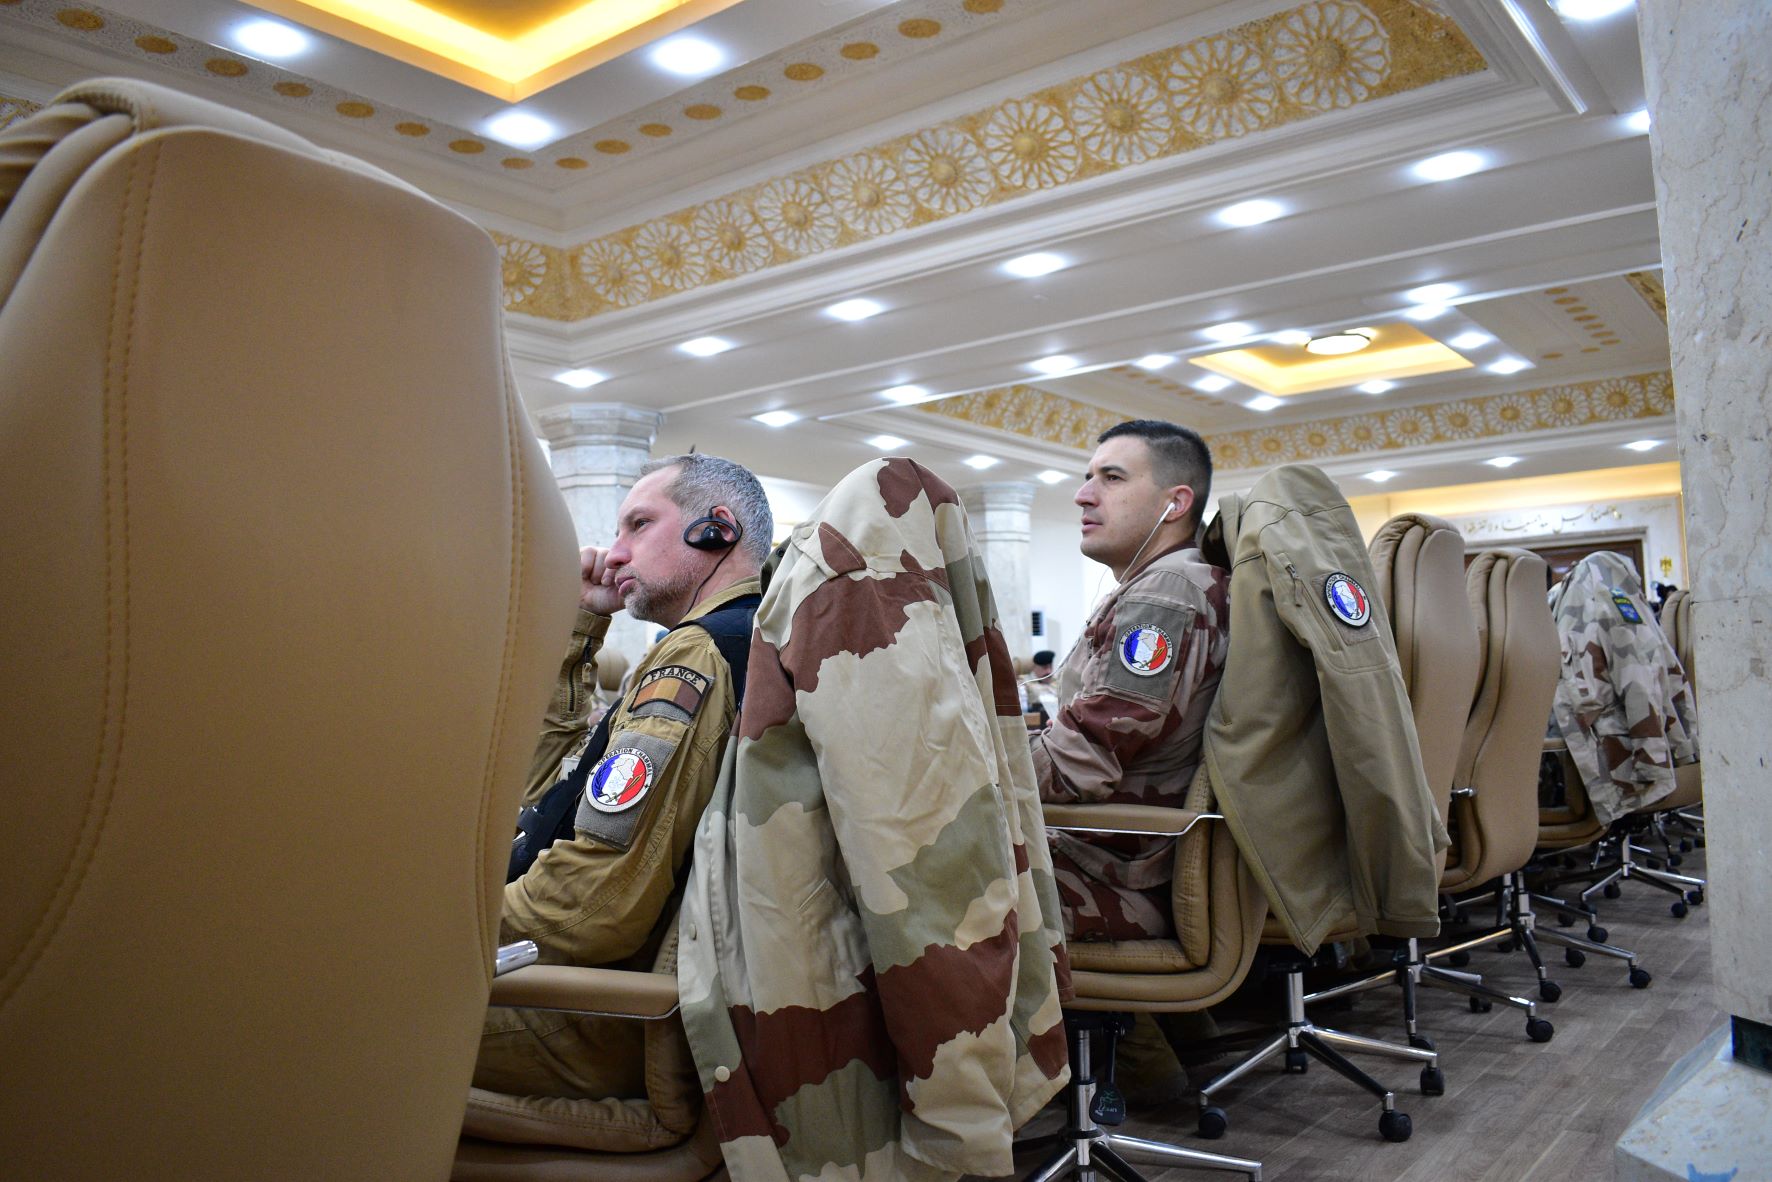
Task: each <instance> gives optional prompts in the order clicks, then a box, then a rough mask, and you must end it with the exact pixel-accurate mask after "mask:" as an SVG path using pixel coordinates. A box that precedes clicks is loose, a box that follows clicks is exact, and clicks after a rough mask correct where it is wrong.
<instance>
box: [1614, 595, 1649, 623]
mask: <svg viewBox="0 0 1772 1182" xmlns="http://www.w3.org/2000/svg"><path fill="white" fill-rule="evenodd" d="M1611 591H1612V602H1613V603H1614V604H1615V605H1617V607H1618V614H1619V615H1621V616H1623V617H1624V621H1625V623H1627V624H1641V623H1642V622H1643V613H1642V612H1640V611H1638V610H1637V605H1636V604H1634V603H1632V602H1631V601H1630V596H1628V595H1626V594H1625V593H1624V592H1623V591H1622V590H1620V589H1619V588H1617V587H1613V588H1611Z"/></svg>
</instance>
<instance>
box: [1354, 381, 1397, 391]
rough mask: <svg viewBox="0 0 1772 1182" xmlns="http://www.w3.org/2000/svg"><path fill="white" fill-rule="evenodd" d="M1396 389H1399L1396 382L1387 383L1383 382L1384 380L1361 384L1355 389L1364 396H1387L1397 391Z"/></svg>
mask: <svg viewBox="0 0 1772 1182" xmlns="http://www.w3.org/2000/svg"><path fill="white" fill-rule="evenodd" d="M1396 388H1397V384H1396V383H1395V382H1387V381H1383V380H1382V379H1381V380H1378V381H1372V382H1361V383H1360V384H1359V385H1357V386H1355V387H1354V389H1356V390H1358V391H1359V392H1360V393H1362V394H1386V393H1389V392H1390V391H1392V390H1395V389H1396Z"/></svg>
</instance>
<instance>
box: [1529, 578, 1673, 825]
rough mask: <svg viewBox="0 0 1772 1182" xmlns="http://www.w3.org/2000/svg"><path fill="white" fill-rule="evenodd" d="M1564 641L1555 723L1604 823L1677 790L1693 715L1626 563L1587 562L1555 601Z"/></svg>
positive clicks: (1640, 587) (1658, 627)
mask: <svg viewBox="0 0 1772 1182" xmlns="http://www.w3.org/2000/svg"><path fill="white" fill-rule="evenodd" d="M1551 613H1552V615H1554V616H1555V617H1556V621H1557V634H1558V636H1559V637H1560V638H1561V640H1562V642H1563V671H1562V676H1561V677H1559V678H1558V680H1557V696H1556V701H1555V703H1554V704H1553V706H1552V709H1551V714H1552V719H1553V720H1554V722H1555V724H1556V729H1557V730H1558V731H1560V732H1561V733H1562V736H1563V741H1564V742H1565V743H1566V744H1568V746H1569V758H1570V760H1571V761H1572V762H1573V763H1574V764H1575V768H1576V770H1577V771H1579V772H1580V773H1581V783H1582V787H1583V788H1585V789H1586V790H1587V795H1588V799H1589V800H1591V801H1592V802H1593V806H1594V812H1595V813H1596V814H1597V815H1598V816H1599V818H1600V819H1601V820H1602V821H1605V822H1608V823H1610V822H1612V821H1614V820H1616V819H1617V818H1619V817H1621V816H1623V815H1624V814H1626V813H1629V812H1633V811H1635V810H1637V809H1640V808H1642V807H1644V806H1646V805H1650V804H1653V803H1655V802H1656V801H1657V800H1660V799H1661V798H1662V797H1664V796H1666V795H1668V794H1669V793H1670V792H1672V791H1673V790H1674V768H1675V767H1677V766H1679V765H1681V764H1687V763H1695V762H1697V760H1698V715H1697V713H1696V711H1695V710H1694V708H1693V704H1692V696H1691V692H1690V690H1689V689H1688V688H1687V685H1686V677H1685V674H1684V673H1683V672H1682V671H1681V669H1680V661H1679V658H1678V657H1677V656H1675V655H1674V650H1673V646H1672V645H1671V644H1669V643H1668V640H1667V636H1666V635H1665V634H1663V632H1662V631H1661V625H1660V624H1658V623H1656V621H1655V615H1654V613H1653V612H1652V611H1650V610H1649V604H1648V602H1647V601H1646V600H1645V599H1644V598H1643V585H1642V583H1641V582H1640V581H1639V580H1638V579H1637V573H1636V570H1635V569H1634V568H1633V567H1632V566H1631V564H1630V562H1629V560H1628V559H1625V558H1623V557H1622V556H1620V555H1617V554H1614V553H1612V552H1611V551H1607V550H1602V551H1600V552H1599V553H1596V554H1589V555H1588V556H1587V557H1586V558H1583V559H1582V560H1581V561H1580V562H1578V563H1576V564H1575V566H1574V567H1573V568H1571V569H1570V571H1569V574H1568V576H1567V577H1565V578H1564V579H1563V581H1562V582H1561V583H1559V584H1557V586H1556V587H1555V588H1554V589H1553V590H1552V592H1551Z"/></svg>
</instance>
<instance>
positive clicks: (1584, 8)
mask: <svg viewBox="0 0 1772 1182" xmlns="http://www.w3.org/2000/svg"><path fill="white" fill-rule="evenodd" d="M1555 3H1556V9H1557V15H1558V16H1560V17H1562V18H1563V19H1564V20H1571V21H1597V20H1599V19H1601V18H1602V17H1608V16H1611V15H1612V14H1613V13H1615V12H1623V11H1624V10H1625V9H1627V8H1629V7H1631V6H1632V5H1633V4H1635V3H1636V0H1555Z"/></svg>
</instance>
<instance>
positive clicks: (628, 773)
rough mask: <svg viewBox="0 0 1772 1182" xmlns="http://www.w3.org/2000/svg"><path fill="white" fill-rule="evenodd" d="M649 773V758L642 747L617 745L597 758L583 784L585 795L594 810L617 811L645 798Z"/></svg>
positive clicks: (650, 768) (650, 779)
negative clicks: (589, 776)
mask: <svg viewBox="0 0 1772 1182" xmlns="http://www.w3.org/2000/svg"><path fill="white" fill-rule="evenodd" d="M652 777H653V769H652V760H651V758H650V757H648V756H647V754H646V753H645V752H644V751H641V750H639V749H638V748H634V747H618V748H616V749H615V750H614V751H611V752H610V753H609V754H608V755H605V756H604V757H603V758H602V759H600V760H598V761H597V766H596V768H595V769H594V770H592V772H591V778H590V780H589V782H588V783H587V784H586V785H585V799H586V800H588V801H590V802H591V807H592V808H594V809H596V810H597V811H598V812H604V813H619V812H622V811H624V810H626V809H631V808H633V807H634V806H635V805H637V804H639V803H640V802H641V801H642V800H644V799H645V798H646V792H647V789H649V788H651V787H652Z"/></svg>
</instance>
